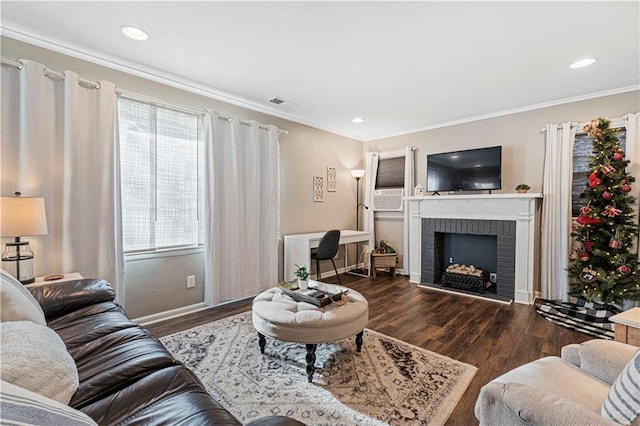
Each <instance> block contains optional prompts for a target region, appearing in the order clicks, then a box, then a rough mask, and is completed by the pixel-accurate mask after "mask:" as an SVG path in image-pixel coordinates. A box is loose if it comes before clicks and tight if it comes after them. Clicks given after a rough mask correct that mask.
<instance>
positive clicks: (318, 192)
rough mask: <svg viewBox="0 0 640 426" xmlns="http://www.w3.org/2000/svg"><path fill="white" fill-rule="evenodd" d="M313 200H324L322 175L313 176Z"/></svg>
mask: <svg viewBox="0 0 640 426" xmlns="http://www.w3.org/2000/svg"><path fill="white" fill-rule="evenodd" d="M313 201H316V202H319V203H322V202H323V201H324V177H323V176H314V177H313Z"/></svg>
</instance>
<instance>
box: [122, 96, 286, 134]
mask: <svg viewBox="0 0 640 426" xmlns="http://www.w3.org/2000/svg"><path fill="white" fill-rule="evenodd" d="M116 93H117V94H119V95H121V96H124V97H126V98H129V99H134V100H137V101H142V102H147V103H150V104H153V105H157V106H161V107H166V108H169V109H173V110H176V111H182V112H186V113H189V114H196V115H205V114H206V112H205V111H204V110H200V109H195V108H190V107H187V106H183V105H177V104H170V103H167V102H166V101H163V100H161V99H156V98H153V97H150V96H146V95H141V94H139V93H134V92H129V91H127V90H123V89H116ZM218 118H219V119H220V120H225V121H231V120H233V117H232V116H230V115H224V114H221V113H218ZM239 122H240V124H244V125H245V126H252V125H253V123H252V122H251V121H247V120H242V119H241V120H240V121H239ZM258 127H260V128H261V129H264V130H269V126H267V125H264V124H260V125H259V126H258ZM276 128H277V126H276ZM278 132H280V133H283V134H285V135H288V134H289V132H287V131H286V130H281V129H278Z"/></svg>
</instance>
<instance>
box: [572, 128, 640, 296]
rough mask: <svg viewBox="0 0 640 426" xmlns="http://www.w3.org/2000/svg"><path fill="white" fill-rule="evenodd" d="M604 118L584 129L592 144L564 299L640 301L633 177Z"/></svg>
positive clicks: (614, 135)
mask: <svg viewBox="0 0 640 426" xmlns="http://www.w3.org/2000/svg"><path fill="white" fill-rule="evenodd" d="M609 126H610V122H609V120H607V119H605V118H599V119H597V120H591V122H589V124H587V125H586V126H585V127H584V130H585V131H586V132H587V134H588V135H589V136H591V137H593V138H594V141H593V151H592V154H593V155H592V156H591V157H590V158H589V181H588V185H587V188H586V189H585V191H584V195H585V198H584V204H583V205H582V207H581V208H580V215H579V216H578V218H577V220H576V222H577V225H575V226H574V227H573V232H572V233H571V235H572V236H573V237H574V239H575V241H576V246H575V247H576V249H575V250H574V251H573V252H572V253H571V255H570V257H569V258H570V259H569V268H568V269H569V277H570V278H569V279H570V287H569V294H570V295H572V296H577V297H583V298H585V299H587V300H588V301H601V302H603V303H607V304H620V303H621V302H622V300H623V299H632V300H639V299H640V282H639V280H640V273H639V272H638V257H637V253H635V252H634V251H633V241H634V240H635V237H636V235H637V234H638V225H637V224H636V223H635V219H634V217H635V214H634V211H633V207H632V205H633V203H634V200H635V198H634V197H633V196H632V195H631V190H632V184H633V183H634V182H635V179H634V177H633V176H631V175H629V174H628V173H627V172H626V168H627V165H628V164H629V160H628V159H627V158H626V155H625V152H624V151H623V150H622V148H621V146H620V141H619V139H618V136H617V131H616V130H615V129H612V128H610V127H609Z"/></svg>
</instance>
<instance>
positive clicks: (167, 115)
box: [118, 97, 203, 253]
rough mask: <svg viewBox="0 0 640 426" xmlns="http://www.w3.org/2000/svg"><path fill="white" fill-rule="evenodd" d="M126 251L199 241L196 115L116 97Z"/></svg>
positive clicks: (198, 129)
mask: <svg viewBox="0 0 640 426" xmlns="http://www.w3.org/2000/svg"><path fill="white" fill-rule="evenodd" d="M118 126H119V132H120V168H121V191H122V234H123V248H124V252H125V253H132V252H142V251H155V250H162V249H169V248H181V247H194V246H198V245H199V244H200V243H201V242H202V235H203V232H202V224H203V221H202V220H200V218H202V217H203V215H202V212H203V203H202V193H203V185H202V183H203V165H202V155H200V153H201V152H202V146H203V143H202V137H201V128H202V126H201V117H200V116H198V115H196V114H190V113H186V112H182V111H177V110H173V109H170V108H165V107H161V106H157V105H154V104H150V103H145V102H140V101H137V100H132V99H128V98H124V97H121V98H119V99H118Z"/></svg>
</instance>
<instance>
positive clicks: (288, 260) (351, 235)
mask: <svg viewBox="0 0 640 426" xmlns="http://www.w3.org/2000/svg"><path fill="white" fill-rule="evenodd" d="M324 234H325V233H324V232H313V233H310V234H292V235H285V236H284V279H285V281H291V280H293V279H294V278H295V277H294V276H293V271H294V270H295V265H296V264H298V265H300V266H302V265H307V266H311V249H313V248H317V247H318V245H320V240H321V239H322V236H323V235H324ZM353 243H369V233H368V232H365V231H352V230H344V231H342V230H341V231H340V243H339V244H340V245H343V244H353ZM346 262H347V259H346V254H345V267H346ZM309 269H311V268H309Z"/></svg>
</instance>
